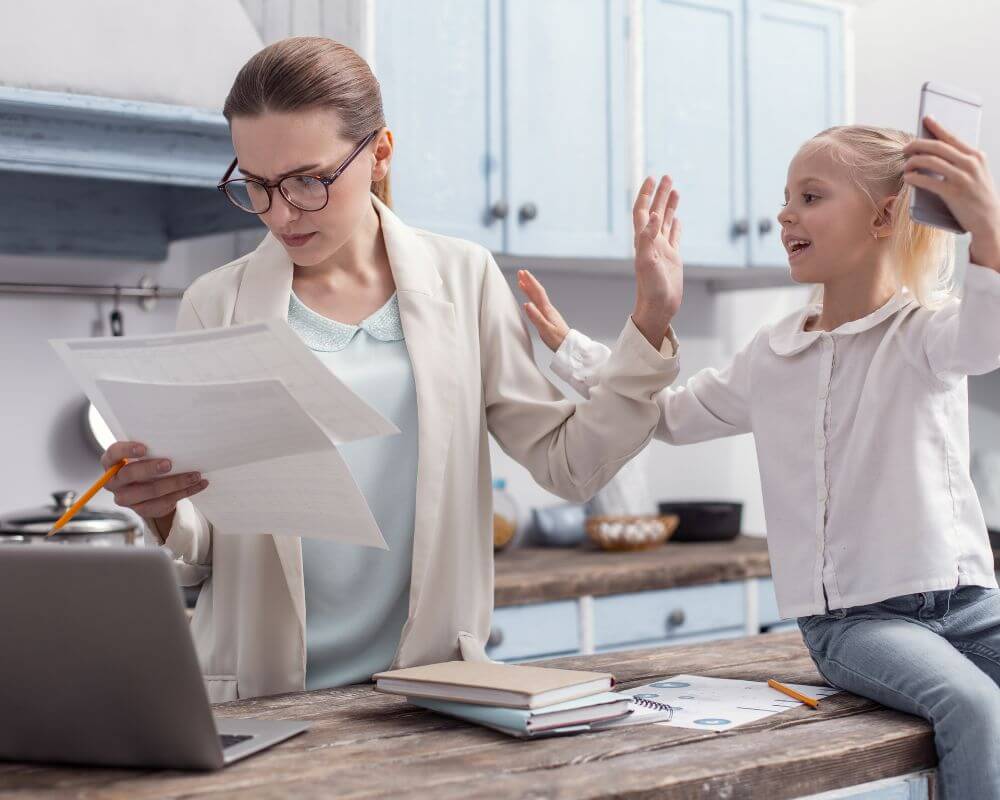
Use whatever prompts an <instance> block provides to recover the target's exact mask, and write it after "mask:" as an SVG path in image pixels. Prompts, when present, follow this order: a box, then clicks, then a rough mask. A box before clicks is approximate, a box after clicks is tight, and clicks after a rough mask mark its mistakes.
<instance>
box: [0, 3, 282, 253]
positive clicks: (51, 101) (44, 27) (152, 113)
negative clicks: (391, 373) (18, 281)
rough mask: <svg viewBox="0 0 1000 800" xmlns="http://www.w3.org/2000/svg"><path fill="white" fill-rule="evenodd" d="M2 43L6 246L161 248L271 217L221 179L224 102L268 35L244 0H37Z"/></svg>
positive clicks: (227, 149) (0, 123) (22, 8)
mask: <svg viewBox="0 0 1000 800" xmlns="http://www.w3.org/2000/svg"><path fill="white" fill-rule="evenodd" d="M0 45H2V46H0V181H2V188H3V192H2V193H0V254H2V253H7V254H47V255H67V256H69V255H72V256H81V257H89V258H95V257H100V258H122V259H130V260H144V261H159V260H162V259H164V258H165V257H166V253H167V245H168V244H169V242H171V241H173V240H175V239H184V238H189V237H194V236H201V235H205V234H209V233H219V232H225V231H235V230H242V229H247V228H259V227H260V222H259V221H258V220H257V218H256V217H255V216H253V215H251V214H246V213H244V212H241V211H239V210H237V209H235V208H233V207H231V206H230V204H229V203H227V202H226V200H225V198H224V197H223V196H222V195H221V193H220V192H219V191H218V190H217V189H216V184H217V183H218V180H219V178H220V177H221V176H222V173H223V172H224V171H225V169H226V167H227V166H228V165H229V162H230V161H231V160H232V157H233V153H232V142H231V140H230V137H229V130H228V126H227V125H226V122H225V120H224V119H223V117H222V114H221V112H220V111H219V109H220V108H221V105H222V102H223V100H224V98H225V93H226V91H227V90H228V87H229V84H230V83H231V82H232V79H233V77H234V76H235V74H236V72H237V70H238V69H239V67H240V66H241V65H242V64H243V63H244V62H245V61H246V59H247V58H249V57H250V55H252V54H253V53H254V52H256V51H257V50H258V49H259V48H260V47H261V46H262V45H261V41H260V38H259V36H258V35H257V33H256V31H254V29H253V27H252V26H251V24H250V21H249V19H248V18H247V16H246V14H245V13H244V11H243V9H242V7H241V6H240V5H239V3H238V2H237V1H236V0H212V2H211V3H206V2H203V0H172V1H171V2H169V3H156V4H152V3H149V4H145V3H144V4H137V3H134V2H123V0H90V2H87V3H78V2H74V1H73V0H33V2H32V3H24V4H18V5H17V6H13V7H12V8H11V9H9V10H8V11H7V12H5V20H4V30H3V33H2V34H0Z"/></svg>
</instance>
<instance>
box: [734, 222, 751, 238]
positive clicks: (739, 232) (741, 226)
mask: <svg viewBox="0 0 1000 800" xmlns="http://www.w3.org/2000/svg"><path fill="white" fill-rule="evenodd" d="M730 233H731V235H732V237H733V238H734V239H738V238H739V237H740V236H746V235H747V234H748V233H750V223H749V222H748V221H747V220H745V219H741V220H739V221H738V222H734V223H733V227H732V229H731V230H730Z"/></svg>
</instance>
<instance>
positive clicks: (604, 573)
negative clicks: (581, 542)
mask: <svg viewBox="0 0 1000 800" xmlns="http://www.w3.org/2000/svg"><path fill="white" fill-rule="evenodd" d="M993 558H994V562H995V567H994V568H995V569H1000V550H994V551H993ZM770 575H771V565H770V563H769V561H768V557H767V540H766V539H764V538H763V537H760V536H738V537H737V538H735V539H732V540H730V541H728V542H704V543H698V542H669V541H668V542H667V543H666V544H665V545H663V546H662V547H658V548H655V549H653V550H646V551H642V552H636V553H612V552H605V551H603V550H598V549H597V548H595V547H592V546H585V547H579V548H555V547H517V548H514V549H512V550H504V551H502V552H500V553H497V555H496V585H495V589H494V603H495V605H496V607H497V608H500V607H501V606H519V605H525V604H527V603H544V602H550V601H553V600H572V599H574V598H577V597H580V596H581V595H586V594H589V595H593V596H594V597H600V596H603V595H609V594H620V593H622V592H643V591H647V590H652V589H670V588H673V587H675V586H697V585H699V584H706V583H716V582H717V581H736V580H743V579H745V578H767V577H770Z"/></svg>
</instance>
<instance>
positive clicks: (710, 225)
mask: <svg viewBox="0 0 1000 800" xmlns="http://www.w3.org/2000/svg"><path fill="white" fill-rule="evenodd" d="M644 12H645V13H644V20H643V29H644V37H643V42H644V53H645V58H644V73H645V82H644V91H645V93H644V110H645V120H646V122H645V147H646V159H645V172H647V173H651V174H659V173H662V172H669V173H670V174H671V175H673V176H674V178H675V181H676V183H677V185H678V187H680V189H681V197H682V199H681V203H682V210H681V216H682V218H683V220H684V231H685V232H684V254H685V262H686V263H689V264H692V265H701V266H711V267H747V266H758V267H767V266H771V267H783V266H785V265H786V264H787V258H786V255H785V252H784V248H783V247H782V245H781V238H780V227H779V226H778V224H777V221H776V216H777V214H778V211H779V210H780V206H781V203H782V201H783V191H784V186H785V173H786V170H787V166H788V162H789V161H790V160H791V158H792V156H793V155H794V154H795V152H796V150H797V149H798V148H799V146H800V145H801V144H802V142H804V141H805V140H806V139H808V138H809V137H811V136H813V135H814V134H816V133H818V132H819V131H821V130H824V129H825V128H828V127H830V126H831V125H835V124H838V123H842V122H843V120H844V114H845V109H844V78H843V73H844V56H843V51H844V43H843V42H844V32H843V28H844V18H843V12H842V11H841V10H840V9H838V8H834V7H831V6H828V5H819V4H814V3H809V2H803V0H646V2H645V4H644ZM695 31H697V35H693V34H694V32H695Z"/></svg>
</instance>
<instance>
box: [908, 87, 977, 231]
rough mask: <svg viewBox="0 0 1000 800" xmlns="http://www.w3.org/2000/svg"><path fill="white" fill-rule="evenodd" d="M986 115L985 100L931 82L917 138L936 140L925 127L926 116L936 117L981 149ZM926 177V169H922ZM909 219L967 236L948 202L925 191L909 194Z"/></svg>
mask: <svg viewBox="0 0 1000 800" xmlns="http://www.w3.org/2000/svg"><path fill="white" fill-rule="evenodd" d="M982 115H983V101H982V99H981V98H980V97H979V96H977V95H975V94H972V93H971V92H967V91H964V90H962V89H955V88H954V87H951V86H946V85H945V84H943V83H937V82H936V81H928V82H927V83H925V84H924V85H923V87H922V88H921V89H920V115H919V116H918V117H917V136H919V137H921V138H924V139H933V138H935V137H934V135H933V134H932V133H931V132H930V131H929V130H927V128H925V127H924V117H927V116H930V117H934V119H936V120H937V121H938V122H940V123H941V125H943V126H944V127H945V128H947V129H948V130H949V131H951V133H953V134H954V135H955V136H957V137H958V138H959V139H961V140H962V141H963V142H965V143H966V144H967V145H970V146H971V147H978V146H979V122H980V119H981V118H982ZM921 172H924V173H926V174H933V173H929V172H927V171H926V170H921ZM910 216H911V217H912V218H913V219H914V220H916V221H917V222H921V223H923V224H924V225H933V226H934V227H935V228H944V229H945V230H949V231H953V232H954V233H965V228H963V227H962V226H961V225H960V224H959V222H958V220H957V219H955V217H954V216H952V213H951V212H950V211H949V210H948V206H947V205H946V204H945V202H944V201H943V200H942V199H941V198H940V197H938V196H937V195H936V194H933V193H931V192H928V191H927V190H926V189H917V188H916V187H914V191H913V193H912V194H911V195H910Z"/></svg>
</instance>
